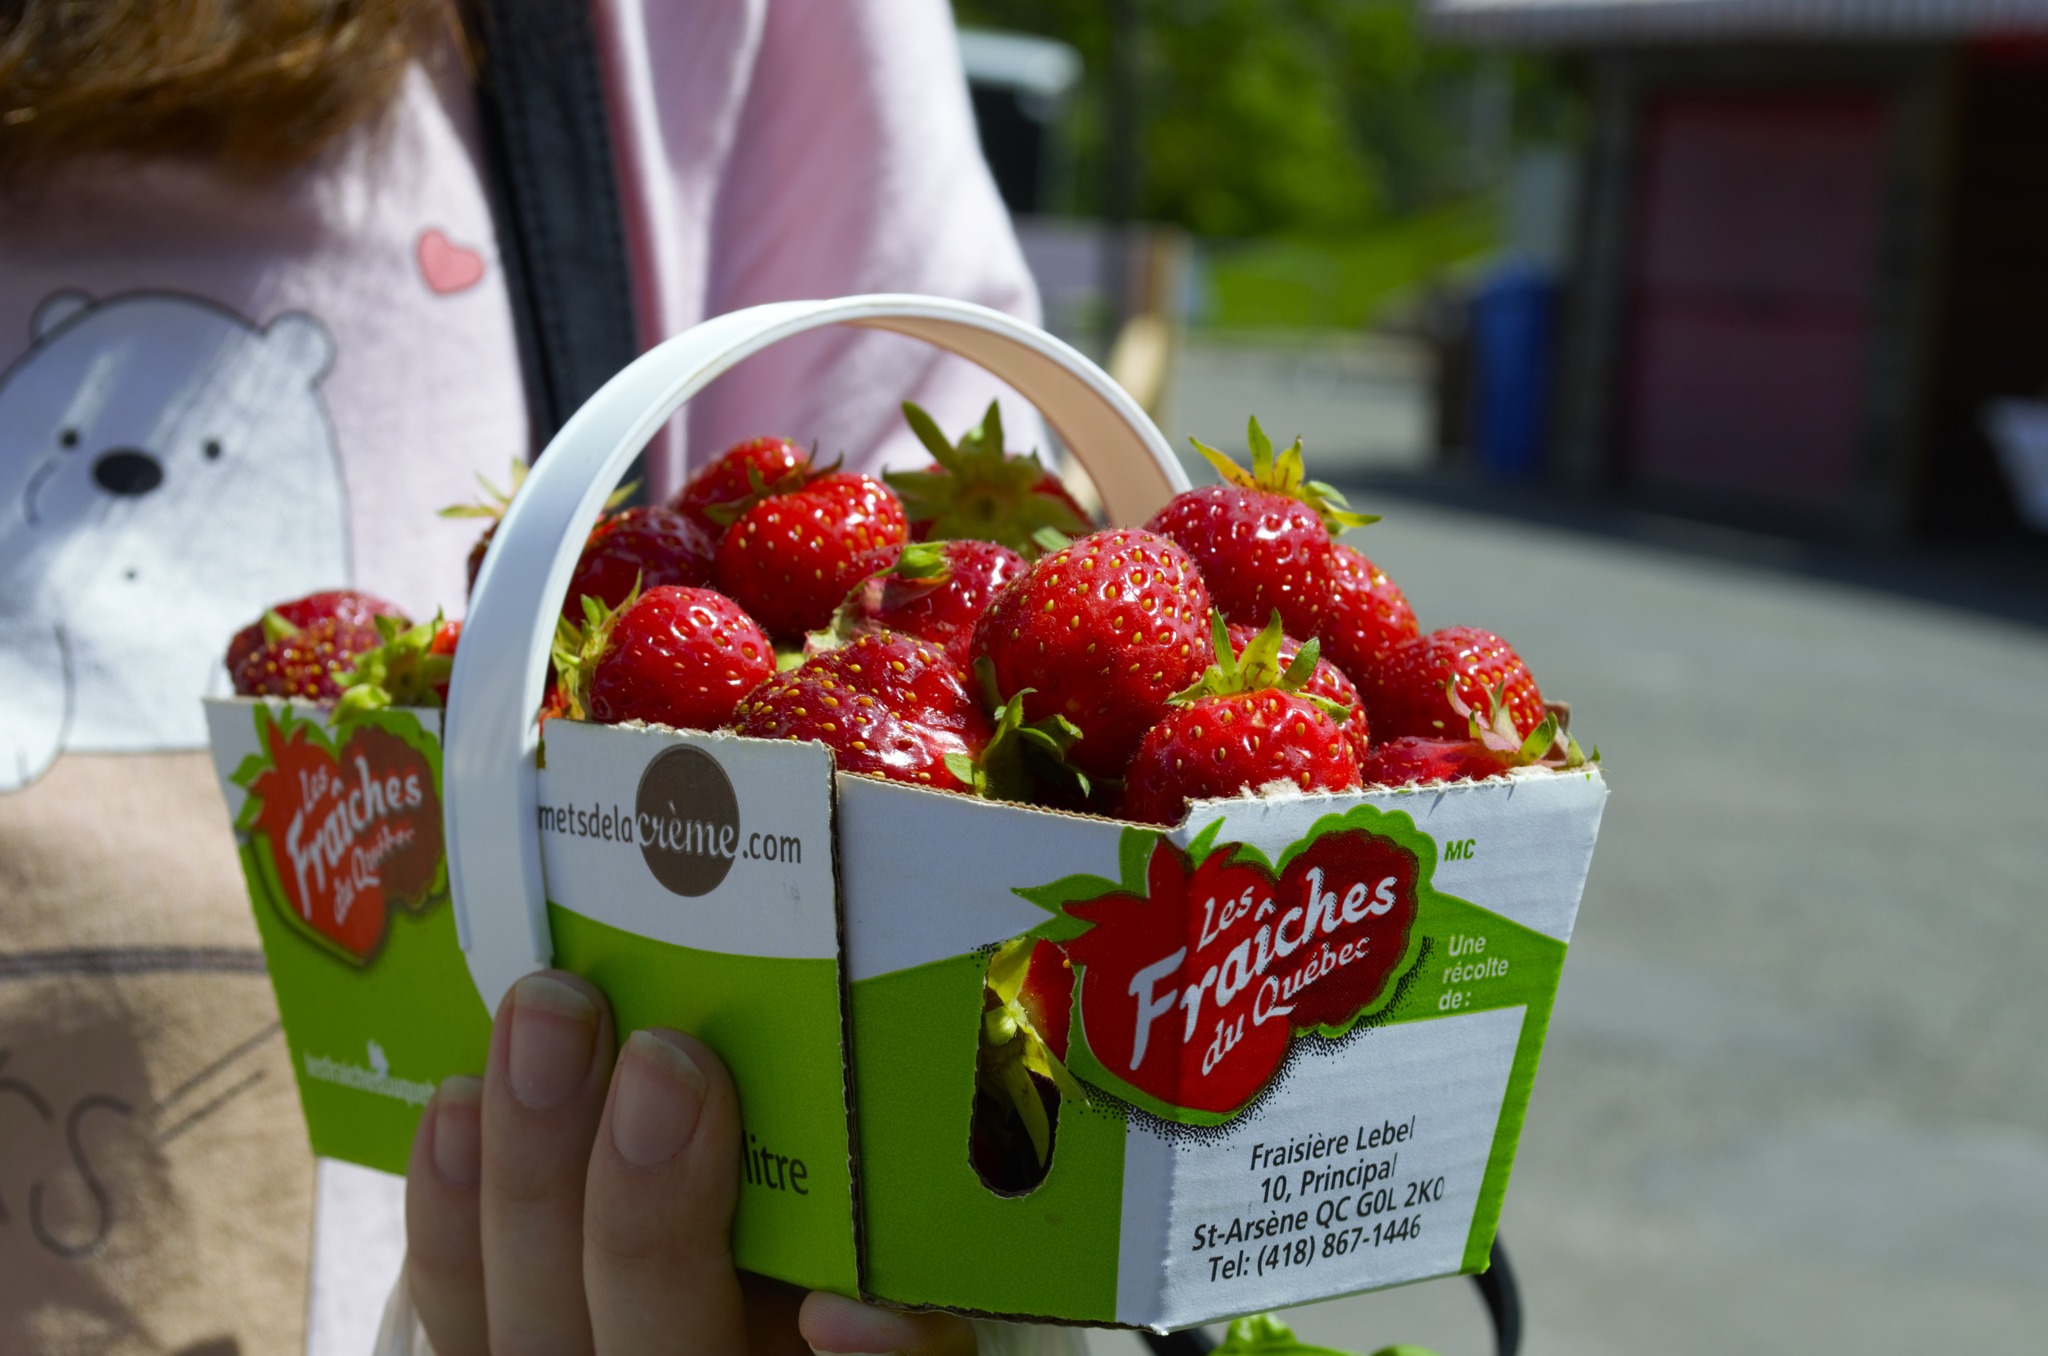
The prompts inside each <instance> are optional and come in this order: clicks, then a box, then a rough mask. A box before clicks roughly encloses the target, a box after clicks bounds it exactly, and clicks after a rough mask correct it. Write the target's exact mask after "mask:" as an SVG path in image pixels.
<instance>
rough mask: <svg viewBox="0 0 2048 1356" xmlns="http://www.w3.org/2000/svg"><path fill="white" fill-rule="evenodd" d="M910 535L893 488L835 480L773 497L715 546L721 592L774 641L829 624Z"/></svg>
mask: <svg viewBox="0 0 2048 1356" xmlns="http://www.w3.org/2000/svg"><path fill="white" fill-rule="evenodd" d="M908 535H909V529H908V527H907V525H906V524H905V521H904V518H903V505H901V504H900V503H898V502H897V501H896V496H895V495H893V494H891V493H889V487H888V486H886V485H884V484H882V482H881V481H879V480H872V479H870V478H868V477H867V476H856V475H846V474H843V473H839V472H834V473H832V474H829V475H824V476H820V477H819V478H818V479H816V480H813V481H811V482H810V483H808V484H807V485H805V486H804V487H803V488H802V489H799V490H794V491H791V492H790V493H787V494H769V495H768V496H767V497H766V498H763V499H762V500H761V501H760V502H759V503H757V504H755V505H754V506H753V507H751V508H749V509H748V510H747V511H746V512H745V513H744V514H743V515H741V517H740V519H739V521H737V522H735V523H734V524H733V525H732V530H731V531H730V532H728V533H726V534H725V539H724V540H723V541H721V542H719V544H718V560H717V568H716V572H717V577H718V587H719V588H720V589H722V590H724V591H725V592H726V593H729V594H731V595H732V597H733V598H734V599H735V600H736V601H737V602H738V603H739V604H740V606H742V607H744V608H746V609H747V611H748V612H749V613H750V614H751V615H752V616H753V617H754V618H755V619H756V620H757V621H759V622H760V623H761V625H762V626H763V627H765V628H766V629H767V631H768V634H770V635H772V636H784V637H796V636H801V635H802V634H803V633H804V632H806V631H815V630H818V629H819V628H820V627H822V626H824V625H825V624H826V623H827V622H829V621H831V620H832V613H833V612H834V611H835V610H836V609H837V608H838V606H839V604H840V603H841V602H843V601H844V600H845V598H846V595H847V592H848V591H849V590H851V589H852V588H853V586H854V585H855V584H857V583H859V582H860V581H861V580H862V579H863V578H864V577H866V576H867V575H869V574H872V573H873V572H874V571H875V570H876V569H878V568H880V567H881V566H882V565H884V564H886V563H887V562H888V561H889V560H890V559H892V558H893V556H894V552H895V551H896V550H897V548H900V547H901V546H902V545H903V542H904V539H905V538H906V537H907V536H908Z"/></svg>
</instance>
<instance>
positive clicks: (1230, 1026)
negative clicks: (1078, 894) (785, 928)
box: [1029, 806, 1436, 1123]
mask: <svg viewBox="0 0 2048 1356" xmlns="http://www.w3.org/2000/svg"><path fill="white" fill-rule="evenodd" d="M1199 849H1200V844H1199V840H1198V849H1197V851H1196V852H1195V853H1194V854H1192V855H1190V854H1188V853H1183V852H1182V851H1181V850H1180V849H1178V848H1176V847H1174V846H1173V845H1172V844H1171V843H1169V842H1167V841H1166V840H1165V839H1163V838H1161V839H1157V840H1156V841H1155V843H1154V845H1153V847H1152V851H1151V855H1150V858H1149V859H1148V860H1147V861H1146V863H1145V865H1144V868H1143V871H1144V881H1143V893H1142V894H1140V893H1139V892H1138V891H1137V890H1136V889H1133V888H1117V887H1114V886H1111V888H1110V889H1108V890H1106V891H1104V892H1102V893H1099V894H1096V895H1094V896H1092V897H1090V898H1085V899H1079V900H1069V901H1067V902H1064V903H1063V904H1061V905H1060V907H1061V910H1062V912H1064V913H1065V914H1067V915H1068V916H1069V917H1072V918H1075V919H1078V920H1080V921H1082V922H1084V923H1087V924H1089V925H1090V926H1089V928H1088V930H1087V931H1086V932H1084V933H1082V934H1081V935H1080V936H1079V937H1077V938H1075V939H1073V940H1072V941H1069V942H1067V943H1065V949H1066V952H1067V954H1068V956H1069V957H1070V958H1071V959H1072V960H1073V962H1074V964H1075V966H1076V967H1077V968H1078V969H1079V970H1080V972H1081V979H1080V985H1079V990H1080V1008H1079V1019H1078V1025H1077V1027H1076V1031H1077V1033H1078V1034H1079V1036H1080V1038H1081V1039H1080V1040H1079V1041H1077V1042H1076V1044H1077V1045H1083V1046H1085V1048H1086V1052H1087V1053H1086V1056H1085V1057H1083V1058H1082V1059H1080V1060H1078V1061H1077V1064H1078V1067H1079V1068H1080V1070H1081V1071H1082V1072H1083V1073H1084V1076H1088V1077H1091V1078H1095V1079H1106V1082H1107V1083H1108V1085H1109V1086H1110V1087H1111V1089H1112V1090H1114V1091H1118V1092H1121V1093H1124V1094H1126V1095H1130V1096H1131V1097H1132V1100H1134V1101H1137V1102H1138V1103H1139V1104H1140V1105H1143V1106H1145V1107H1147V1108H1148V1109H1150V1110H1153V1111H1156V1112H1158V1113H1159V1114H1162V1115H1166V1116H1169V1117H1172V1118H1173V1119H1177V1120H1189V1121H1195V1122H1199V1123H1215V1122H1218V1121H1222V1120H1226V1119H1228V1118H1229V1117H1231V1116H1233V1115H1235V1114H1236V1113H1237V1112H1238V1111H1239V1110H1241V1109H1242V1108H1243V1107H1244V1105H1245V1104H1246V1103H1247V1102H1249V1101H1251V1099H1252V1098H1253V1097H1255V1096H1257V1095H1258V1093H1259V1091H1260V1089H1262V1088H1264V1087H1265V1086H1266V1084H1267V1082H1268V1081H1270V1080H1271V1079H1272V1077H1273V1075H1274V1073H1275V1072H1277V1071H1278V1070H1279V1067H1280V1063H1281V1060H1282V1059H1283V1058H1284V1057H1285V1056H1286V1054H1287V1048H1288V1045H1289V1044H1290V1043H1291V1042H1292V1041H1293V1039H1294V1038H1295V1037H1296V1036H1297V1035H1300V1034H1303V1033H1306V1032H1317V1033H1319V1034H1322V1035H1325V1036H1336V1035H1340V1034H1342V1033H1343V1032H1344V1031H1346V1030H1348V1029H1349V1028H1350V1027H1351V1026H1352V1025H1353V1024H1355V1023H1356V1021H1357V1020H1358V1018H1359V1017H1361V1016H1363V1015H1365V1014H1367V1013H1368V1012H1371V1011H1373V1010H1374V1009H1375V1008H1376V1007H1377V1006H1379V1005H1381V1004H1383V1003H1384V1002H1385V1001H1386V1000H1387V998H1388V997H1389V996H1390V994H1391V992H1392V985H1391V981H1392V979H1393V977H1394V976H1395V975H1396V974H1397V973H1399V972H1400V971H1401V970H1402V969H1404V968H1405V967H1406V966H1407V965H1409V964H1411V963H1412V962H1413V959H1414V958H1413V956H1412V955H1411V954H1410V952H1411V949H1412V948H1411V943H1412V942H1413V941H1414V940H1415V939H1414V938H1413V937H1412V933H1413V930H1414V923H1415V917H1416V910H1417V897H1418V895H1419V893H1421V892H1422V891H1424V890H1426V889H1427V881H1428V875H1429V870H1430V868H1431V866H1432V865H1433V864H1434V862H1435V858H1436V851H1435V845H1434V844H1433V843H1431V842H1430V840H1429V839H1428V838H1426V837H1425V836H1423V835H1422V834H1419V833H1417V832H1415V830H1414V828H1413V826H1412V824H1411V823H1410V822H1409V821H1408V819H1407V817H1406V816H1405V815H1384V814H1382V813H1381V812H1380V811H1378V810H1376V809H1373V808H1372V807H1369V806H1367V807H1360V808H1359V809H1355V810H1353V811H1351V812H1350V813H1349V814H1346V815H1344V816H1341V817H1337V816H1333V817H1331V818H1330V819H1327V820H1325V821H1323V822H1322V823H1320V824H1318V825H1317V826H1316V827H1315V829H1313V830H1311V832H1310V835H1309V837H1308V838H1307V839H1304V840H1303V841H1302V842H1301V843H1299V844H1297V845H1295V847H1293V848H1291V849H1290V850H1289V851H1288V852H1287V853H1286V854H1285V855H1284V856H1283V857H1282V858H1281V864H1280V867H1279V869H1278V870H1277V872H1276V871H1275V870H1273V869H1271V868H1269V867H1268V866H1267V865H1266V863H1265V861H1264V860H1263V859H1262V858H1260V857H1259V856H1258V855H1257V854H1256V853H1253V852H1247V851H1245V850H1243V849H1241V848H1238V849H1235V850H1233V845H1230V844H1225V845H1222V846H1219V847H1216V848H1214V849H1213V850H1208V851H1206V852H1202V851H1200V850H1199ZM1099 883H1100V884H1102V885H1105V886H1108V885H1110V883H1109V882H1106V881H1105V882H1099ZM1029 893H1030V894H1032V895H1038V894H1040V893H1041V892H1038V891H1032V892H1029Z"/></svg>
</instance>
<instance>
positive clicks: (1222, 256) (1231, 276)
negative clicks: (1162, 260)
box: [1200, 199, 1500, 330]
mask: <svg viewBox="0 0 2048 1356" xmlns="http://www.w3.org/2000/svg"><path fill="white" fill-rule="evenodd" d="M1499 236H1500V211H1499V207H1498V205H1497V204H1495V203H1493V202H1491V201H1489V200H1483V199H1482V200H1474V201H1470V202H1463V203H1458V204H1455V205H1453V206H1450V207H1443V208H1438V209H1437V210H1435V211H1433V212H1428V213H1424V214H1423V215H1421V216H1415V217H1410V218H1407V219H1406V220H1403V221H1390V222H1385V223H1382V224H1379V225H1376V226H1372V227H1368V228H1367V229H1365V230H1363V231H1361V232H1359V233H1358V234H1356V235H1353V236H1350V237H1347V238H1344V239H1340V240H1331V239H1323V240H1299V239H1273V240H1247V241H1241V242H1233V243H1229V244H1213V245H1210V246H1208V247H1206V248H1205V249H1204V251H1203V256H1204V257H1203V264H1204V271H1205V273H1206V274H1207V277H1206V279H1205V281H1206V284H1207V292H1208V302H1209V304H1208V306H1207V308H1206V313H1205V314H1204V315H1203V316H1202V317H1201V320H1200V323H1201V325H1202V327H1203V328H1206V329H1219V330H1231V329H1358V328H1360V327H1362V326H1364V325H1366V324H1367V323H1369V322H1370V321H1371V320H1372V319H1373V318H1374V317H1375V316H1376V315H1377V314H1378V313H1379V312H1380V311H1381V310H1382V309H1383V308H1384V307H1385V306H1386V305H1387V304H1388V303H1389V302H1391V301H1393V300H1395V299H1396V298H1398V297H1400V296H1402V295H1403V294H1404V293H1408V292H1411V291H1413V290H1414V289H1415V288H1417V287H1419V286H1421V285H1422V284H1424V283H1427V282H1429V281H1431V280H1432V279H1435V278H1439V277H1442V276H1444V275H1446V274H1449V273H1453V272H1456V271H1457V270H1458V269H1459V268H1461V267H1463V266H1468V265H1470V264H1472V263H1474V262H1475V261H1477V260H1478V259H1480V258H1482V257H1483V256H1485V255H1486V254H1488V253H1490V252H1491V251H1493V250H1494V249H1495V248H1497V246H1498V244H1499Z"/></svg>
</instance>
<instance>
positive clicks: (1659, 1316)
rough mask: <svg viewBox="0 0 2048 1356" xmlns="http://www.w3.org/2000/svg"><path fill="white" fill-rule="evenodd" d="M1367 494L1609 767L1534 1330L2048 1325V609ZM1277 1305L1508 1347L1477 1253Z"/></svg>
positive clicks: (1542, 1200)
mask: <svg viewBox="0 0 2048 1356" xmlns="http://www.w3.org/2000/svg"><path fill="white" fill-rule="evenodd" d="M1181 389H1182V390H1186V389H1187V388H1186V387H1185V385H1183V386H1182V388H1181ZM1252 394H1254V395H1257V394H1258V392H1252ZM1268 394H1269V397H1270V392H1269V393H1268ZM1389 399H1390V400H1393V399H1394V398H1393V397H1389ZM1262 403H1267V404H1271V405H1272V407H1273V408H1275V409H1276V410H1277V409H1278V408H1279V405H1278V404H1274V403H1273V402H1272V400H1271V399H1270V398H1269V399H1268V400H1267V401H1265V402H1262ZM1395 403H1396V404H1398V401H1397V400H1395ZM1240 408H1242V406H1240ZM1277 420H1278V416H1277V415H1276V422H1277ZM1311 469H1312V470H1314V469H1316V467H1315V465H1314V463H1312V464H1311ZM1333 478H1335V477H1333ZM1354 502H1355V503H1359V504H1360V505H1361V506H1362V507H1366V508H1370V509H1373V510H1375V511H1379V512H1382V513H1384V514H1386V515H1387V520H1386V521H1385V522H1383V523H1381V524H1378V525H1376V526H1374V527H1371V528H1367V529H1365V530H1363V531H1361V532H1359V533H1357V534H1355V535H1354V537H1353V538H1352V540H1353V541H1354V543H1355V544H1357V545H1358V546H1359V547H1360V548H1361V549H1363V550H1365V551H1366V552H1367V553H1368V554H1370V555H1371V556H1372V557H1373V558H1374V559H1375V560H1377V561H1378V562H1380V564H1381V565H1382V566H1384V567H1385V568H1386V569H1387V570H1388V571H1389V572H1390V573H1391V574H1393V576H1394V577H1395V578H1396V579H1397V580H1398V581H1400V582H1401V584H1402V585H1403V586H1404V587H1405V588H1406V590H1407V592H1408V594H1409V596H1410V598H1411V599H1412V600H1413V601H1414V603H1415V605H1416V608H1417V610H1418V612H1419V613H1420V615H1421V618H1422V621H1423V624H1424V625H1425V626H1429V627H1434V626H1442V625H1449V624H1454V623H1470V624H1475V625H1481V626H1486V627H1488V628H1491V629H1494V630H1497V631H1499V632H1501V633H1502V634H1504V635H1506V636H1508V637H1509V638H1510V639H1511V640H1512V641H1513V642H1514V643H1515V644H1516V645H1517V646H1518V648H1519V649H1520V650H1521V652H1522V653H1523V655H1524V656H1525V657H1526V658H1527V659H1528V660H1529V662H1530V665H1531V667H1532V668H1533V669H1534V671H1535V672H1536V674H1537V676H1538V678H1539V679H1540V680H1541V682H1542V684H1543V687H1544V690H1545V691H1546V692H1547V693H1549V694H1551V695H1553V696H1557V697H1564V698H1569V699H1570V700H1571V701H1572V702H1573V703H1574V710H1575V720H1574V730H1575V733H1577V734H1578V736H1579V738H1580V739H1581V740H1582V741H1584V742H1586V743H1587V744H1589V745H1590V744H1592V743H1596V742H1597V743H1598V744H1599V745H1600V747H1601V749H1602V751H1603V754H1604V756H1605V766H1606V769H1607V775H1608V778H1609V782H1610V784H1611V786H1612V788H1613V792H1614V794H1613V799H1612V800H1611V801H1610V803H1609V809H1608V813H1607V818H1606V822H1605V825H1604V828H1603V830H1602V837H1601V844H1600V847H1599V850H1598V852H1597V854H1596V856H1595V859H1594V863H1593V871H1592V877H1591V880H1590V882H1589V884H1588V887H1587V892H1586V897H1585V902H1584V906H1583V909H1582V911H1581V914H1580V917H1579V923H1578V931H1577V934H1576V936H1575V938H1574V944H1573V948H1572V955H1571V960H1570V962H1569V963H1568V965H1567V967H1566V971H1565V976H1564V982H1563V989H1562V991H1561V994H1560V998H1559V1004H1558V1010H1557V1016H1556V1021H1555V1023H1554V1025H1553V1027H1552V1031H1551V1036H1550V1041H1549V1045H1548V1048H1547V1050H1546V1053H1545V1059H1544V1067H1543V1071H1542V1074H1541V1076H1540V1078H1539V1079H1538V1082H1537V1085H1536V1089H1535V1093H1534V1098H1533V1101H1532V1104H1531V1107H1530V1117H1529V1123H1528V1127H1527V1130H1526V1132H1525V1135H1524V1138H1523V1142H1522V1149H1521V1156H1520V1159H1519V1162H1518V1164H1517V1166H1516V1169H1515V1175H1514V1180H1513V1184H1512V1186H1511V1188H1510V1191H1509V1195H1508V1201H1507V1207H1506V1214H1505V1219H1504V1222H1503V1236H1504V1237H1505V1238H1506V1239H1507V1240H1508V1242H1509V1245H1510V1247H1511V1249H1512V1251H1513V1256H1514V1259H1515V1262H1516V1265H1517V1268H1518V1270H1519V1272H1520V1275H1521V1279H1522V1285H1523V1293H1524V1296H1525V1301H1526V1305H1527V1314H1528V1329H1527V1339H1526V1342H1525V1346H1524V1350H1525V1351H1526V1352H1528V1353H1531V1356H1564V1354H1565V1353H1570V1354H1571V1356H1610V1354H1612V1356H1624V1354H1627V1356H1640V1353H1649V1352H1655V1353H1667V1354H1668V1356H1687V1354H1689V1353H1699V1354H1700V1356H1706V1354H1707V1353H1714V1354H1715V1356H1723V1354H1724V1353H1728V1352H1747V1351H1755V1352H1788V1353H1789V1352H1798V1353H1809V1352H1828V1353H1833V1352H1845V1353H1846V1352H1854V1353H1859V1356H1882V1354H1884V1353H1898V1354H1899V1356H1906V1354H1907V1353H1912V1354H1913V1356H1919V1354H1920V1353H1924V1352H1929V1351H1944V1352H1946V1351H1955V1352H1962V1351H1983V1352H2020V1351H2044V1350H2048V1058H2044V1050H2043V1045H2044V1042H2048V977H2044V969H2048V965H2044V962H2048V759H2044V756H2043V754H2044V751H2048V700H2044V698H2048V628H2044V627H2041V626H2038V625H2032V624H2028V623H2026V622H2024V621H2008V620H1999V619H1997V618H1996V617H1995V616H1991V615H1987V614H1986V613H1985V612H1983V611H1979V610H1972V609H1970V608H1968V607H1953V606H1941V605H1936V604H1931V603H1927V602H1922V601H1915V600H1913V599H1911V598H1908V597H1906V596H1904V595H1902V594H1901V593H1898V592H1887V591H1884V590H1878V589H1871V588H1865V587H1857V586H1852V585H1848V584H1843V583H1834V582H1826V581H1824V580H1821V579H1818V578H1815V577H1814V575H1813V573H1812V572H1811V571H1803V570H1800V569H1797V568H1787V565H1788V564H1789V563H1792V562H1793V561H1794V557H1796V555H1797V553H1796V552H1791V551H1789V550H1788V549H1787V548H1785V547H1784V545H1783V544H1782V543H1776V544H1774V543H1771V542H1769V541H1765V540H1763V539H1745V538H1742V537H1740V536H1738V535H1736V534H1726V533H1723V534H1718V535H1714V534H1711V533H1710V534H1709V535H1714V547H1715V549H1713V550H1712V551H1708V552H1701V551H1697V550H1693V549H1689V547H1688V546H1687V544H1686V543H1688V542H1690V541H1694V540H1696V539H1697V538H1698V537H1699V535H1700V533H1699V532H1698V531H1697V530H1685V531H1680V530H1677V529H1676V528H1674V530H1673V531H1672V532H1671V533H1670V534H1667V535H1668V536H1669V538H1670V541H1669V542H1666V543H1660V542H1657V541H1654V540H1652V541H1645V540H1628V539H1624V538H1621V537H1617V536H1614V535H1607V534H1601V533H1596V532H1584V531H1573V530H1564V529H1559V528H1554V527H1548V526H1543V525H1539V524H1538V523H1536V522H1534V521H1531V520H1530V519H1529V518H1527V517H1526V516H1503V515H1501V514H1496V513H1479V512H1473V511H1467V510H1461V509H1458V508H1455V507H1450V506H1447V505H1446V504H1444V503H1442V502H1438V503H1436V504H1435V505H1432V504H1430V503H1427V502H1425V501H1423V500H1421V499H1408V498H1403V497H1400V496H1398V495H1389V494H1386V493H1381V494H1377V495H1374V494H1361V495H1359V496H1355V497H1354ZM1650 535H1651V536H1652V537H1655V536H1656V535H1657V534H1655V533H1652V534H1650ZM2037 615H2038V614H2037ZM1291 1318H1292V1321H1294V1322H1295V1323H1296V1324H1297V1327H1298V1329H1299V1330H1300V1331H1301V1332H1302V1334H1303V1335H1304V1336H1305V1337H1308V1338H1311V1339H1313V1340H1320V1341H1325V1342H1330V1343H1333V1344H1337V1345H1341V1346H1343V1347H1345V1348H1347V1349H1349V1350H1352V1351H1357V1352H1367V1351H1371V1350H1373V1349H1375V1348H1376V1347H1378V1346H1381V1345H1384V1344H1387V1343H1392V1342H1417V1343H1423V1344H1426V1345H1428V1346H1430V1347H1433V1348H1435V1349H1437V1350H1439V1351H1441V1352H1442V1353H1443V1354H1444V1356H1464V1354H1465V1353H1471V1354H1472V1356H1479V1354H1480V1353H1486V1352H1489V1351H1490V1350H1491V1346H1490V1338H1489V1336H1488V1329H1487V1326H1486V1324H1485V1320H1484V1317H1483V1314H1482V1312H1481V1309H1480V1307H1479V1304H1478V1301H1477V1298H1476V1296H1475V1295H1474V1293H1473V1291H1472V1287H1471V1285H1470V1283H1469V1282H1466V1281H1462V1280H1451V1281H1440V1282H1432V1283H1427V1284H1423V1285H1418V1286H1413V1287H1408V1288H1406V1289H1403V1290H1398V1291H1392V1292H1386V1293H1383V1294H1378V1295H1370V1296H1364V1297H1359V1298H1354V1299H1349V1300H1342V1301H1336V1302H1333V1303H1329V1304H1325V1305H1321V1306H1315V1307H1311V1308H1309V1309H1305V1310H1301V1311H1297V1312H1296V1313H1295V1314H1294V1315H1292V1316H1291ZM1091 1343H1092V1349H1093V1351H1094V1352H1095V1353H1097V1356H1112V1353H1114V1354H1115V1356H1129V1354H1130V1353H1135V1352H1137V1351H1139V1350H1140V1348H1139V1346H1138V1343H1137V1339H1136V1338H1135V1337H1133V1336H1131V1335H1129V1334H1096V1335H1094V1336H1093V1337H1092V1338H1091Z"/></svg>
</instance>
